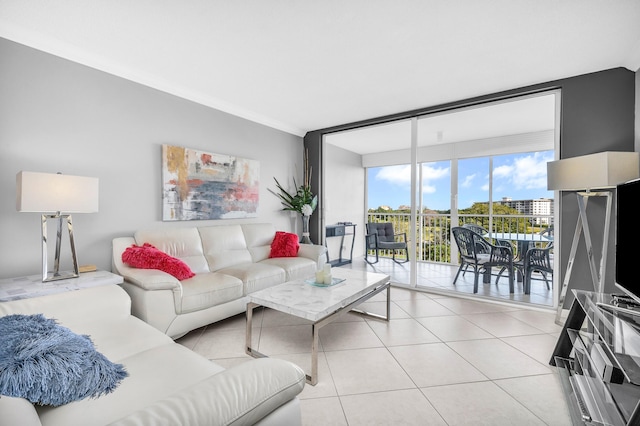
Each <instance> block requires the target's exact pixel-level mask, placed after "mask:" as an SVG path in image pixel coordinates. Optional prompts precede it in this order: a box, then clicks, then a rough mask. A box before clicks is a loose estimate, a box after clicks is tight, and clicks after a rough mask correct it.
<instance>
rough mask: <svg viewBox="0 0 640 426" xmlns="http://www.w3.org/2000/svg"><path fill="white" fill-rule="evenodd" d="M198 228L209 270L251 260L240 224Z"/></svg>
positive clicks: (216, 269)
mask: <svg viewBox="0 0 640 426" xmlns="http://www.w3.org/2000/svg"><path fill="white" fill-rule="evenodd" d="M198 230H199V232H200V237H201V238H202V247H203V249H204V255H205V257H206V259H207V262H208V265H209V270H210V271H212V272H213V271H218V270H220V269H222V268H226V267H228V266H233V265H237V264H240V263H246V262H251V254H250V253H249V250H247V244H246V243H245V240H244V234H243V233H242V228H241V227H240V225H220V226H205V227H201V228H198Z"/></svg>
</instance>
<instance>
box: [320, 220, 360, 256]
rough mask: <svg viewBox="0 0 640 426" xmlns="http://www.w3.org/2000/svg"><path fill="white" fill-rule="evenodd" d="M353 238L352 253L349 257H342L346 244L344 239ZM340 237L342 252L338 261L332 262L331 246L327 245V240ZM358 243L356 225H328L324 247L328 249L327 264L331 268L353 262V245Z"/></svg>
mask: <svg viewBox="0 0 640 426" xmlns="http://www.w3.org/2000/svg"><path fill="white" fill-rule="evenodd" d="M345 236H350V237H351V251H350V252H349V257H348V258H347V257H342V247H343V244H344V237H345ZM333 237H340V250H339V252H340V253H339V255H338V258H337V259H333V260H330V258H329V245H328V244H327V238H333ZM355 241H356V225H355V224H354V223H339V224H337V225H327V226H326V228H325V238H324V245H325V247H327V263H330V264H331V266H340V265H346V264H348V263H351V262H352V261H353V244H354V243H355Z"/></svg>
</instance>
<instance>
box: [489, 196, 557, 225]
mask: <svg viewBox="0 0 640 426" xmlns="http://www.w3.org/2000/svg"><path fill="white" fill-rule="evenodd" d="M498 203H499V204H502V205H504V206H507V207H511V208H512V209H515V210H517V211H518V213H520V214H523V215H525V216H533V217H534V223H535V224H536V225H549V224H550V223H551V218H552V217H553V198H538V199H535V200H512V199H511V197H503V198H502V201H499V202H498Z"/></svg>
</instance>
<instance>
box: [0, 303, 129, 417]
mask: <svg viewBox="0 0 640 426" xmlns="http://www.w3.org/2000/svg"><path fill="white" fill-rule="evenodd" d="M128 375H129V374H128V373H127V372H126V370H125V368H124V366H123V365H122V364H114V363H112V362H111V361H109V360H108V359H107V358H106V357H105V356H104V355H102V354H101V353H99V352H98V351H96V350H95V348H94V346H93V342H92V341H91V338H90V337H89V336H86V335H78V334H75V333H74V332H72V331H71V330H69V329H68V328H66V327H63V326H61V325H59V324H58V323H57V322H56V321H55V320H53V319H48V318H45V317H44V315H42V314H37V315H7V316H4V317H0V394H1V395H7V396H13V397H20V398H25V399H27V400H29V401H31V402H32V403H34V404H39V405H52V406H59V405H63V404H67V403H69V402H72V401H77V400H81V399H84V398H97V397H99V396H101V395H105V394H108V393H110V392H112V391H113V390H114V389H115V388H116V387H117V386H118V385H119V384H120V381H121V380H122V379H124V378H125V377H127V376H128Z"/></svg>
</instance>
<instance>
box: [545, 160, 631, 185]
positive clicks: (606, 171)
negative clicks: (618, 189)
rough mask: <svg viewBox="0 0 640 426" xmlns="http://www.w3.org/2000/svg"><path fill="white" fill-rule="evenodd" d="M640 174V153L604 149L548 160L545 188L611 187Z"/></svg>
mask: <svg viewBox="0 0 640 426" xmlns="http://www.w3.org/2000/svg"><path fill="white" fill-rule="evenodd" d="M639 177H640V153H637V152H620V151H606V152H599V153H596V154H590V155H581V156H579V157H572V158H566V159H564V160H559V161H550V162H548V163H547V189H549V190H560V191H584V190H591V189H606V188H614V187H615V186H616V185H618V184H620V183H623V182H627V181H630V180H633V179H637V178H639Z"/></svg>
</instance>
